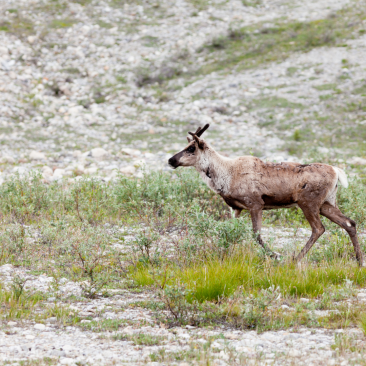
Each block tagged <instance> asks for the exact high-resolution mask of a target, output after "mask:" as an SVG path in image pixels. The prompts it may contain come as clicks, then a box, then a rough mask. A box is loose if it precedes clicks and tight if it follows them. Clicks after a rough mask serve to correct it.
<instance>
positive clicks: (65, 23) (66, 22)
mask: <svg viewBox="0 0 366 366" xmlns="http://www.w3.org/2000/svg"><path fill="white" fill-rule="evenodd" d="M74 24H75V21H74V20H72V19H54V20H52V22H51V23H50V27H51V28H56V29H60V28H69V27H72V26H73V25H74Z"/></svg>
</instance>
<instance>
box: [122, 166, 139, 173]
mask: <svg viewBox="0 0 366 366" xmlns="http://www.w3.org/2000/svg"><path fill="white" fill-rule="evenodd" d="M119 171H120V172H121V173H122V174H124V175H133V174H135V172H136V168H135V167H134V166H132V165H128V166H125V167H123V168H121V169H120V170H119Z"/></svg>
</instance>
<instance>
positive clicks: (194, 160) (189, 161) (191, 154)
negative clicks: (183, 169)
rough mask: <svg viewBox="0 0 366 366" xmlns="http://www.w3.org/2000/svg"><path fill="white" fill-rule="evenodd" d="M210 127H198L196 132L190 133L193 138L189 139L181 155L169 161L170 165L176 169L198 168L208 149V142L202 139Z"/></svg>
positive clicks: (177, 154) (178, 154) (176, 155)
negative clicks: (180, 167) (183, 167)
mask: <svg viewBox="0 0 366 366" xmlns="http://www.w3.org/2000/svg"><path fill="white" fill-rule="evenodd" d="M209 127H210V125H209V124H207V125H205V126H204V127H203V128H201V127H198V129H197V131H196V132H188V133H189V134H190V135H191V136H192V138H189V137H187V140H188V145H187V146H186V147H185V148H184V149H183V150H182V151H180V152H179V153H176V154H175V155H173V156H172V157H171V158H170V159H169V160H168V163H169V165H170V166H171V167H172V168H174V169H176V168H178V167H179V166H196V165H197V164H198V163H199V162H200V160H201V158H202V155H204V152H205V149H206V148H207V144H206V142H205V141H204V140H203V139H201V138H200V137H201V136H202V134H203V133H204V132H205V131H206V130H207V129H208V128H209Z"/></svg>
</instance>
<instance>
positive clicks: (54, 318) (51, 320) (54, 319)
mask: <svg viewBox="0 0 366 366" xmlns="http://www.w3.org/2000/svg"><path fill="white" fill-rule="evenodd" d="M46 320H47V321H48V322H49V323H52V324H54V323H57V318H56V317H55V316H51V317H50V318H48V319H46Z"/></svg>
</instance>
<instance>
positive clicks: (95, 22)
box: [0, 0, 366, 181]
mask: <svg viewBox="0 0 366 366" xmlns="http://www.w3.org/2000/svg"><path fill="white" fill-rule="evenodd" d="M350 4H351V2H349V1H332V2H329V1H314V2H307V3H306V4H305V3H303V2H300V1H299V2H291V4H289V3H286V2H282V1H263V2H262V1H247V2H246V1H243V2H241V1H226V2H225V1H224V2H219V1H212V2H206V1H204V0H197V1H193V0H192V1H191V2H189V1H176V2H175V3H174V5H173V6H172V4H171V3H170V2H164V1H159V2H155V3H154V2H142V1H136V2H132V3H128V2H124V1H111V2H100V1H99V2H97V3H95V2H89V1H75V2H72V1H70V2H66V1H64V2H63V1H24V2H19V1H16V2H15V1H14V2H13V1H3V2H1V4H0V6H1V14H2V15H1V19H0V24H2V26H1V29H2V31H1V32H0V37H1V47H0V65H1V71H0V88H1V89H0V90H1V94H2V105H1V120H0V141H1V157H0V159H1V171H2V174H1V179H4V178H5V177H6V176H7V175H9V174H13V173H16V172H18V173H21V174H22V173H24V172H27V171H29V170H32V169H37V170H41V171H42V172H43V175H44V177H45V179H46V180H49V181H52V180H58V179H60V178H61V177H75V176H80V175H84V174H87V175H98V176H103V177H106V178H107V179H110V178H113V177H114V176H115V175H116V174H117V172H119V171H121V172H122V173H123V174H130V175H131V174H138V169H139V167H141V166H142V165H146V166H147V167H148V168H149V169H156V168H164V169H166V168H167V167H166V160H167V158H168V157H169V156H170V155H171V153H172V152H175V151H177V150H179V149H181V148H182V147H183V146H184V144H185V142H184V140H185V135H186V133H187V131H189V130H194V129H196V128H197V126H199V125H202V124H204V123H207V122H208V123H211V128H210V130H209V131H208V132H207V139H208V140H209V141H210V142H211V143H212V145H213V146H214V147H215V148H216V149H217V150H219V151H222V152H223V153H225V154H227V155H235V154H238V153H240V154H249V153H255V154H256V155H258V156H260V157H263V158H268V159H270V160H277V161H278V160H287V159H291V160H300V159H301V158H304V157H306V156H307V154H306V151H303V150H304V148H303V147H302V150H301V149H300V148H299V147H298V146H297V147H296V146H295V148H294V147H293V146H292V147H291V146H290V147H289V146H288V145H289V144H288V139H290V140H292V137H293V136H295V137H294V139H295V142H294V143H295V144H296V141H301V140H306V139H307V140H309V141H311V142H314V144H315V146H316V147H317V148H318V152H320V153H323V154H324V153H326V154H328V153H330V154H333V155H334V157H335V158H337V157H338V158H342V157H343V155H344V154H347V155H348V157H349V158H350V157H352V156H353V155H358V154H359V151H358V150H357V149H354V150H353V151H352V150H350V149H346V148H344V149H343V150H342V149H337V147H336V146H333V145H334V141H336V140H337V139H338V138H339V136H341V135H342V133H343V132H344V131H345V126H344V125H343V124H342V121H343V120H344V119H346V121H345V122H346V124H348V126H349V124H350V123H351V124H352V126H356V127H357V126H358V127H359V128H361V129H363V122H364V119H365V117H364V116H365V113H366V112H364V111H363V110H362V109H357V108H356V109H354V110H349V111H347V113H346V112H345V111H343V112H342V113H341V115H340V112H339V111H338V110H337V108H335V106H337V105H339V103H340V100H343V102H344V100H347V101H348V99H350V98H351V97H352V102H355V101H356V102H357V101H358V102H359V101H360V100H362V97H361V96H359V94H357V93H354V90H358V89H357V88H359V87H362V80H363V73H364V69H365V60H366V57H365V47H364V45H365V36H363V33H362V32H361V33H357V38H355V37H353V38H355V39H351V40H345V41H344V43H342V44H341V45H340V46H342V47H339V45H338V46H337V47H323V48H314V49H313V50H310V52H305V53H302V52H293V53H290V54H288V55H287V57H286V59H285V60H283V61H282V62H275V63H264V64H262V62H261V61H260V60H259V62H258V67H254V68H253V67H251V68H249V69H248V70H242V71H240V72H237V71H236V70H235V68H234V69H230V68H229V69H228V70H224V71H219V70H218V71H217V72H216V71H214V72H209V73H207V72H204V71H202V70H204V69H202V67H205V66H210V65H211V66H212V65H216V64H217V63H220V60H221V59H222V58H223V55H225V52H226V51H225V50H223V51H220V47H218V49H219V50H218V52H214V53H213V56H212V57H211V56H210V54H208V55H207V54H205V53H202V52H201V50H202V48H203V47H206V45H210V42H211V43H212V42H213V41H215V39H218V38H219V37H223V36H226V35H227V33H228V31H229V30H232V29H239V28H240V27H249V26H250V27H252V28H253V29H254V34H255V32H257V31H256V30H255V29H256V27H258V29H263V27H264V28H266V27H267V28H268V27H271V26H274V25H275V24H277V23H276V22H278V20H279V19H280V20H281V21H282V23H283V24H286V23H288V22H293V21H301V22H309V21H312V20H317V19H324V18H327V17H329V16H331V15H332V14H335V12H336V11H338V10H339V9H341V8H344V7H347V6H349V5H350ZM352 4H353V2H352ZM362 4H363V3H362V2H355V3H354V4H353V5H351V8H352V7H353V6H355V7H357V6H361V7H362ZM282 23H281V24H282ZM360 24H361V27H362V19H361V23H360ZM261 32H262V30H261ZM201 54H202V56H201ZM223 62H224V63H225V60H224V61H223ZM211 66H210V67H211ZM200 68H201V69H202V70H201V69H200ZM199 70H201V71H202V72H200V71H199ZM162 81H164V83H162ZM352 93H353V94H354V95H353V94H352ZM360 98H361V99H360ZM329 103H333V104H332V105H334V108H329ZM337 118H338V119H340V121H336V123H339V125H337V128H336V129H334V128H330V130H327V131H325V132H324V128H325V127H324V126H323V125H327V124H328V123H329V124H332V119H333V120H334V119H337ZM341 120H342V121H341ZM326 121H328V122H326ZM323 127H324V128H323ZM302 130H304V133H302ZM296 131H299V132H296ZM362 131H363V130H362ZM296 133H297V135H296ZM362 133H363V132H362ZM362 133H361V134H362ZM294 134H295V135H294ZM301 134H302V135H303V136H302V135H301ZM322 135H324V136H328V135H329V136H328V137H329V138H328V140H329V139H330V142H329V141H328V140H327V142H322V141H321V138H322ZM333 135H334V136H333ZM332 136H333V137H332ZM314 140H315V141H314ZM317 141H318V142H317ZM304 144H305V142H303V143H302V146H303V145H304ZM361 144H363V140H362V141H361ZM362 146H363V145H362ZM347 147H348V146H347ZM305 150H306V149H305ZM355 150H356V151H355ZM291 154H292V155H291ZM349 161H350V162H351V163H352V160H349ZM358 162H360V160H358ZM361 162H362V163H365V161H361Z"/></svg>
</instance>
